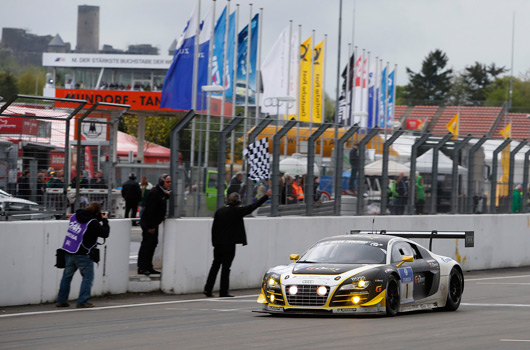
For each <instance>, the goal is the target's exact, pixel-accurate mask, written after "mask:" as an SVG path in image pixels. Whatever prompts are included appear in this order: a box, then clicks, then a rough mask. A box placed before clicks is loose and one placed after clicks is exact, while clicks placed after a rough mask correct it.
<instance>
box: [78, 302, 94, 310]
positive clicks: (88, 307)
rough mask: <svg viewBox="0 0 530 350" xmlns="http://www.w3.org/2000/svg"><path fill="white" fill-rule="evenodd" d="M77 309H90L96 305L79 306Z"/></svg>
mask: <svg viewBox="0 0 530 350" xmlns="http://www.w3.org/2000/svg"><path fill="white" fill-rule="evenodd" d="M76 307H77V308H78V309H90V308H92V307H94V304H92V303H84V304H77V305H76Z"/></svg>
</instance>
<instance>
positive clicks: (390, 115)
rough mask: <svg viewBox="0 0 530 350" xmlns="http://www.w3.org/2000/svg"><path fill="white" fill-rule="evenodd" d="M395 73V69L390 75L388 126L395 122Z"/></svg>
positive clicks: (387, 110)
mask: <svg viewBox="0 0 530 350" xmlns="http://www.w3.org/2000/svg"><path fill="white" fill-rule="evenodd" d="M394 73H395V70H394V71H392V73H390V74H389V75H388V105H387V108H386V120H387V126H388V125H390V124H391V123H392V122H393V120H392V118H393V117H394Z"/></svg>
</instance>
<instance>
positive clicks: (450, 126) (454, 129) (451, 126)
mask: <svg viewBox="0 0 530 350" xmlns="http://www.w3.org/2000/svg"><path fill="white" fill-rule="evenodd" d="M458 118H459V116H458V113H457V114H455V116H454V117H453V118H451V120H450V121H449V123H447V125H445V127H446V128H447V130H448V131H449V132H450V133H451V134H453V135H454V137H455V138H457V137H458Z"/></svg>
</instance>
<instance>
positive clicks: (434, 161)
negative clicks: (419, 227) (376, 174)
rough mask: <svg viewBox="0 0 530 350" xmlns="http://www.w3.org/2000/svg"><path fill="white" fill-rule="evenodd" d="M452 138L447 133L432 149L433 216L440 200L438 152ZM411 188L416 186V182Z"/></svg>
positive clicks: (451, 135)
mask: <svg viewBox="0 0 530 350" xmlns="http://www.w3.org/2000/svg"><path fill="white" fill-rule="evenodd" d="M451 137H453V134H451V133H447V134H446V135H445V136H444V137H443V139H442V140H441V141H440V142H438V143H437V144H436V145H435V146H434V147H433V149H432V173H431V174H432V183H431V214H436V201H437V198H438V192H437V191H438V151H440V149H441V148H442V147H443V146H444V145H445V144H446V143H447V141H449V140H450V139H451ZM410 186H411V187H412V186H416V182H414V184H411V185H410ZM415 188H416V187H414V189H415Z"/></svg>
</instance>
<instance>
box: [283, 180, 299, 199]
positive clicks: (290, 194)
mask: <svg viewBox="0 0 530 350" xmlns="http://www.w3.org/2000/svg"><path fill="white" fill-rule="evenodd" d="M293 183H294V179H293V177H292V176H290V175H287V176H286V177H285V187H284V188H285V201H286V204H296V202H297V201H296V193H295V192H294V188H293Z"/></svg>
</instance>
